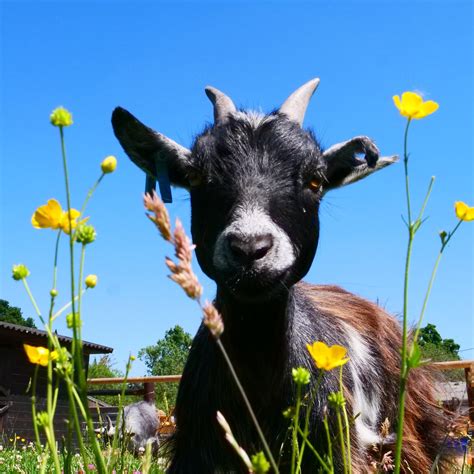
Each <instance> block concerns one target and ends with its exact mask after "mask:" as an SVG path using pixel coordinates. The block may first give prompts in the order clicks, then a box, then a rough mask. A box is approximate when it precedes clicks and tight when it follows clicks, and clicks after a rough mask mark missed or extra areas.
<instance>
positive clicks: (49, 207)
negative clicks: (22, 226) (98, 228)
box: [31, 199, 87, 234]
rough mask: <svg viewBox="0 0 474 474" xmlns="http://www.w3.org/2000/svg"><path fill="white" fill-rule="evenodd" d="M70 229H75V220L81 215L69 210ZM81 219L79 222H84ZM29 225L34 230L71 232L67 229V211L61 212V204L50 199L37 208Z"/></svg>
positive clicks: (76, 211) (74, 210)
mask: <svg viewBox="0 0 474 474" xmlns="http://www.w3.org/2000/svg"><path fill="white" fill-rule="evenodd" d="M70 215H71V227H72V228H73V229H75V228H76V226H77V224H78V222H77V219H78V217H79V216H80V215H81V213H80V212H79V211H78V210H76V209H71V211H70ZM86 220H87V219H83V220H82V221H81V222H85V221H86ZM31 224H32V225H33V227H34V228H36V229H61V230H62V231H64V232H65V233H66V234H69V233H70V232H71V229H70V228H69V216H68V212H67V211H63V209H62V207H61V204H59V202H58V201H56V199H50V200H49V201H48V203H47V204H45V205H44V206H40V207H38V209H36V211H35V212H34V214H33V216H32V217H31Z"/></svg>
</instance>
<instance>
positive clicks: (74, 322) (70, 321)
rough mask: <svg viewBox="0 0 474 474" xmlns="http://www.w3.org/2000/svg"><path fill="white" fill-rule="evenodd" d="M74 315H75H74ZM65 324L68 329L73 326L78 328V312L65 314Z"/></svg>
mask: <svg viewBox="0 0 474 474" xmlns="http://www.w3.org/2000/svg"><path fill="white" fill-rule="evenodd" d="M74 316H76V317H74ZM66 324H67V327H68V328H69V329H73V328H74V327H75V328H76V329H78V328H80V327H81V326H82V322H81V318H80V316H79V314H78V313H75V314H74V313H69V314H68V315H67V316H66Z"/></svg>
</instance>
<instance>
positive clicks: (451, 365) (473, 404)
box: [87, 360, 474, 423]
mask: <svg viewBox="0 0 474 474" xmlns="http://www.w3.org/2000/svg"><path fill="white" fill-rule="evenodd" d="M429 367H430V368H432V369H433V370H453V369H464V374H465V377H466V390H467V400H468V406H469V418H470V420H471V422H473V423H474V360H454V361H449V362H433V363H431V364H430V365H429ZM180 380H181V375H161V376H156V377H130V378H128V379H127V383H128V384H143V386H142V387H140V388H132V389H127V390H126V391H125V394H126V395H142V396H143V398H144V400H147V401H155V384H156V383H167V382H179V381H180ZM123 381H124V379H123V378H120V377H116V378H98V379H89V380H88V381H87V383H88V384H89V385H105V384H107V385H112V384H121V383H123ZM119 393H121V390H119V389H102V390H89V391H88V394H89V395H93V396H97V395H98V396H100V395H118V394H119Z"/></svg>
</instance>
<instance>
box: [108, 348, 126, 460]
mask: <svg viewBox="0 0 474 474" xmlns="http://www.w3.org/2000/svg"><path fill="white" fill-rule="evenodd" d="M131 367H132V366H131V359H130V357H129V358H128V362H127V366H126V369H125V376H124V378H123V382H122V390H121V392H120V398H119V406H118V413H117V419H116V420H115V432H114V438H113V440H112V456H111V457H110V458H109V462H108V463H107V468H108V469H112V468H113V467H114V464H115V453H116V451H117V444H118V439H119V434H120V432H121V431H123V429H124V428H125V423H124V422H122V417H123V400H124V398H125V390H126V388H127V380H128V374H129V373H130V369H131ZM123 436H124V433H122V437H123ZM122 439H123V438H122Z"/></svg>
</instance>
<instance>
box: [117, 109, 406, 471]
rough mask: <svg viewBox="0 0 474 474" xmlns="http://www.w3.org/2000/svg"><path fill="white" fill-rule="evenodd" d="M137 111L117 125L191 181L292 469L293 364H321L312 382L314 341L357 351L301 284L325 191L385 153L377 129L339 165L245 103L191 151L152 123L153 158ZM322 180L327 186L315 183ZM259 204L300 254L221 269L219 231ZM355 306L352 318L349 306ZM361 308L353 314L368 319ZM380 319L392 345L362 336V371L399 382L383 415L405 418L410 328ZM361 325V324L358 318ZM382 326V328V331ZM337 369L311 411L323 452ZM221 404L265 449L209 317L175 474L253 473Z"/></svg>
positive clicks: (256, 396)
mask: <svg viewBox="0 0 474 474" xmlns="http://www.w3.org/2000/svg"><path fill="white" fill-rule="evenodd" d="M126 114H128V112H125V111H123V109H117V110H116V111H115V112H114V116H113V125H114V130H115V133H116V135H117V137H118V138H119V140H120V142H121V143H122V145H123V146H124V148H125V150H126V151H127V153H128V154H129V155H130V156H131V157H132V159H133V160H134V161H135V162H137V163H138V164H139V165H140V166H141V167H142V168H143V169H152V167H151V166H148V164H147V160H149V159H150V158H149V157H150V156H152V155H153V153H149V151H150V150H153V149H156V151H155V153H156V152H159V153H161V152H166V153H168V154H169V156H168V162H169V166H170V169H171V170H172V172H171V173H170V175H171V176H172V178H173V180H174V182H175V183H177V184H180V185H184V186H186V187H188V188H189V189H190V193H191V208H192V236H193V242H194V243H195V244H196V254H197V258H198V261H199V264H200V266H201V268H202V269H203V271H204V272H205V273H206V274H207V275H208V276H209V277H210V278H212V279H214V280H215V281H216V282H217V285H218V291H217V296H216V306H217V307H218V309H219V310H220V312H221V313H222V315H223V319H224V325H225V331H224V334H223V336H222V342H223V344H224V346H225V347H226V349H227V351H228V353H229V355H230V358H231V360H232V362H233V364H234V365H235V368H236V371H237V374H238V375H239V378H240V380H241V382H242V384H243V386H244V388H245V390H246V393H247V395H248V397H249V399H250V401H251V403H252V406H253V408H254V410H255V412H256V416H257V418H258V420H259V422H260V424H261V425H262V428H263V431H264V433H265V435H266V437H267V439H268V440H269V443H270V445H271V449H272V451H273V453H274V455H275V457H277V458H278V457H279V456H280V455H281V470H282V472H286V471H287V469H288V466H289V464H288V462H289V460H288V454H289V452H288V445H286V444H285V440H286V438H287V435H288V421H287V420H286V419H285V418H284V417H283V415H282V412H283V411H284V410H285V409H287V408H288V407H290V406H292V405H293V404H294V400H295V387H294V384H293V381H292V376H291V369H292V368H294V367H299V366H303V367H306V368H308V369H309V370H310V371H311V372H312V378H313V382H314V381H315V380H316V379H317V378H318V375H319V374H318V370H316V368H315V365H314V363H313V361H312V360H311V359H310V357H309V354H308V351H307V349H306V344H307V343H311V342H314V341H316V340H321V341H324V342H325V343H327V344H329V345H332V344H340V345H343V346H346V347H349V355H350V354H351V348H350V344H351V341H350V340H349V339H350V335H349V334H348V331H347V325H349V327H352V326H351V323H347V322H343V320H342V319H340V318H338V317H335V313H337V311H335V312H332V311H329V310H327V309H325V308H324V307H323V306H324V305H318V303H315V301H314V300H313V299H312V298H311V296H310V293H311V290H309V289H308V288H306V287H305V286H304V285H301V284H296V283H297V282H299V281H300V280H301V279H302V278H303V277H304V275H305V274H306V273H307V272H308V270H309V268H310V266H311V263H312V261H313V258H314V255H315V252H316V248H317V243H318V236H319V220H318V209H319V204H320V201H321V198H322V196H323V194H324V192H325V191H326V190H328V189H331V188H333V187H336V186H338V185H339V184H340V183H342V182H344V179H345V178H346V177H347V176H348V175H350V173H352V172H353V170H354V168H355V167H357V166H360V164H361V163H363V162H362V161H361V160H359V159H357V158H356V156H355V153H356V152H360V151H362V152H365V153H366V158H367V161H368V165H369V167H370V168H373V167H375V164H376V162H377V158H378V150H377V148H376V147H375V145H374V144H373V143H372V142H371V141H370V140H369V139H367V138H366V137H357V138H356V139H354V144H355V145H354V146H352V145H351V146H348V147H345V148H344V149H342V150H341V153H340V154H339V155H338V154H337V153H333V154H332V155H331V161H330V162H329V161H328V158H327V155H324V153H323V151H322V149H321V146H320V145H319V143H318V141H317V140H316V138H315V137H314V135H313V134H312V133H311V132H309V131H306V130H303V129H302V128H301V127H300V126H299V125H298V124H296V123H294V122H291V121H290V120H288V119H287V118H286V117H285V116H284V115H280V114H278V113H277V112H275V113H272V114H270V115H267V116H262V117H261V118H255V117H254V116H251V115H248V116H246V115H245V114H244V113H243V112H238V113H236V114H234V115H232V116H230V117H229V120H228V121H227V122H226V123H225V124H224V125H217V126H213V127H207V128H206V129H205V130H204V132H203V133H202V134H201V135H199V136H198V137H197V138H196V140H195V142H194V144H193V146H192V149H191V151H190V153H189V155H186V156H182V155H179V154H173V153H169V151H170V147H169V146H168V145H167V146H166V147H165V150H164V151H163V143H162V140H161V138H160V139H159V140H157V139H156V136H154V135H153V132H152V131H151V132H150V129H147V128H145V129H144V128H142V129H140V131H139V133H138V135H139V145H140V146H139V148H141V149H142V150H146V154H147V156H148V158H147V157H146V156H143V155H140V150H137V145H136V143H135V139H134V133H130V128H131V127H130V125H127V124H128V123H129V122H130V120H132V121H133V124H135V125H136V122H135V121H136V119H135V118H134V117H133V116H131V117H132V119H130V116H129V115H130V114H128V115H126ZM143 127H144V126H143ZM318 182H319V183H320V186H319V187H318V186H315V184H314V183H316V184H317V183H318ZM248 203H252V204H255V205H258V207H259V209H262V210H263V211H265V212H266V213H267V214H268V215H269V216H270V218H271V220H272V221H273V223H275V224H276V225H277V226H278V228H280V229H281V230H283V232H284V233H285V234H286V235H287V236H288V237H289V240H290V241H291V245H292V248H293V252H294V255H295V259H294V261H293V263H292V264H291V265H290V266H289V267H288V268H285V269H284V270H283V271H279V272H275V271H272V269H264V270H262V269H258V268H257V267H255V268H254V267H252V266H250V267H249V266H245V265H242V266H240V267H239V266H233V267H229V268H225V269H222V268H219V267H216V264H215V258H214V252H215V245H216V240H217V239H218V236H219V235H220V234H221V233H222V232H223V230H224V229H226V228H227V226H229V225H230V224H231V223H232V220H233V218H234V215H235V211H236V209H237V208H238V207H239V206H242V205H245V204H248ZM245 238H249V239H250V238H252V236H251V235H250V236H246V237H245ZM322 293H324V291H322ZM343 298H345V300H344V301H348V302H350V301H355V303H354V305H355V308H356V310H357V311H359V310H360V311H361V314H362V316H361V317H364V315H365V314H367V318H368V321H369V319H370V321H371V322H370V323H369V322H367V325H370V324H371V325H372V326H373V327H374V328H375V327H376V326H377V324H378V323H377V321H376V320H377V316H374V314H375V313H376V311H377V310H376V309H375V306H371V305H370V304H369V303H366V302H363V300H359V299H356V298H355V297H352V296H351V295H350V294H347V293H343ZM351 298H353V300H351ZM361 301H362V302H361ZM336 306H337V305H336ZM348 308H349V316H350V315H351V309H350V308H351V306H350V304H348ZM336 309H337V308H336ZM356 310H354V311H355V312H354V315H353V317H355V321H356V322H357V316H356V315H355V314H356V312H357V311H356ZM364 311H365V312H364ZM381 314H382V312H381ZM369 316H370V318H369ZM374 317H375V319H373V318H374ZM380 317H381V318H387V321H386V326H387V327H388V328H390V330H389V332H388V336H386V339H385V340H384V341H383V342H379V341H377V337H379V338H380V340H382V339H383V337H382V335H377V336H373V335H370V336H369V335H360V337H361V338H362V340H363V342H364V343H367V346H368V347H372V349H371V354H370V356H371V357H373V359H374V360H375V361H378V362H377V363H376V364H367V365H366V366H364V367H362V366H361V367H358V368H357V370H358V376H359V377H360V380H361V381H362V383H363V384H367V397H368V398H369V399H370V398H371V397H373V396H375V395H376V394H379V395H380V393H384V392H383V390H387V391H390V393H388V394H387V397H388V399H387V400H386V401H385V402H386V407H385V412H384V413H383V416H382V413H380V417H379V418H380V419H378V420H377V423H379V422H380V423H381V422H382V421H383V419H384V417H385V416H389V417H390V419H391V420H394V419H395V407H396V395H397V393H396V392H397V387H396V382H394V380H397V379H396V376H395V379H394V373H396V371H397V370H398V366H397V362H395V361H397V360H398V359H397V358H398V344H399V337H400V335H399V329H398V328H397V327H396V325H394V323H393V321H392V320H391V319H390V318H389V317H388V316H386V315H384V314H382V316H380ZM371 318H372V319H371ZM362 325H363V324H362ZM352 330H353V331H355V332H358V331H359V330H358V329H356V328H355V327H353V329H352ZM373 331H374V332H375V333H377V331H379V333H380V334H381V333H382V329H380V328H379V329H373ZM387 331H388V330H387ZM390 331H391V332H390ZM371 334H372V333H371ZM370 338H372V339H370ZM390 338H391V339H393V340H391V341H390ZM352 374H353V372H352V371H351V370H348V369H347V370H344V385H345V387H346V389H347V391H348V393H351V390H352V388H353V386H354V380H353V375H352ZM337 376H338V371H332V372H328V373H324V374H322V382H321V386H320V388H319V390H318V394H317V399H316V403H315V406H314V409H313V411H312V414H311V440H312V441H313V443H314V445H315V446H316V447H317V448H318V449H320V450H321V452H324V451H325V450H326V446H325V436H324V432H323V429H322V425H321V420H322V418H323V413H324V410H325V406H326V403H327V395H328V394H329V393H330V392H333V391H336V390H337V388H338V380H337ZM349 405H350V400H349ZM218 410H220V411H221V412H222V413H223V414H224V416H225V417H226V419H227V420H228V422H229V424H230V426H231V428H232V430H233V432H234V434H235V436H236V439H237V441H238V442H239V443H240V444H241V445H242V446H243V447H244V449H245V450H246V451H247V452H248V453H251V454H252V453H255V452H256V451H259V450H261V449H262V446H261V445H260V442H259V439H258V438H257V435H256V431H255V429H254V427H253V426H252V424H251V421H250V418H249V416H248V414H247V412H246V409H245V406H244V404H243V402H242V400H241V397H240V394H239V392H238V390H237V388H236V387H235V384H234V382H233V380H232V378H231V376H230V374H229V371H228V369H227V367H226V365H225V363H224V360H223V358H222V356H221V354H220V353H219V351H218V348H217V347H216V344H215V342H214V340H213V339H212V337H211V336H210V334H209V333H208V331H207V329H206V328H205V327H203V326H201V328H200V329H199V331H198V333H197V335H196V337H195V338H194V341H193V345H192V348H191V352H190V355H189V359H188V362H187V364H186V367H185V370H184V373H183V378H182V382H181V384H180V388H179V393H178V399H177V406H176V415H177V423H178V427H177V431H176V434H175V436H174V439H173V445H172V462H171V466H170V469H169V472H170V473H171V474H174V473H179V474H188V473H189V474H191V473H192V474H196V473H203V474H207V473H212V472H245V469H244V466H243V464H242V462H241V460H240V459H239V457H238V456H237V455H236V454H235V453H234V452H233V450H232V449H231V448H230V447H229V445H228V443H227V442H226V441H225V439H224V436H223V432H222V429H221V428H220V427H219V426H218V424H217V421H216V412H217V411H218ZM354 415H356V413H354ZM331 420H332V418H331ZM331 422H332V421H331ZM374 428H376V427H374ZM352 449H353V456H354V459H358V460H361V459H363V458H364V455H365V454H364V453H365V447H364V446H361V445H360V444H359V441H358V439H357V437H355V436H353V446H352ZM337 452H338V450H337V446H336V448H335V453H337ZM306 453H307V454H308V456H306V458H305V467H304V471H303V472H316V471H317V469H318V464H317V462H316V461H315V459H314V457H313V456H312V455H310V454H309V450H307V451H306ZM354 462H357V461H354ZM335 463H336V466H335V469H336V472H340V470H341V464H340V463H341V460H340V458H339V457H338V456H337V455H336V459H335Z"/></svg>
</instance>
